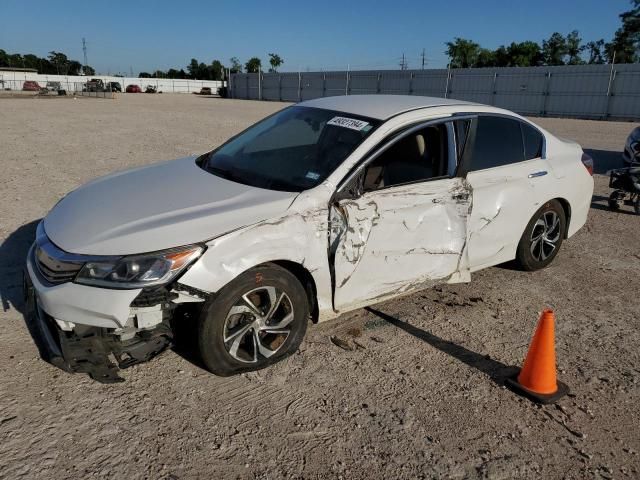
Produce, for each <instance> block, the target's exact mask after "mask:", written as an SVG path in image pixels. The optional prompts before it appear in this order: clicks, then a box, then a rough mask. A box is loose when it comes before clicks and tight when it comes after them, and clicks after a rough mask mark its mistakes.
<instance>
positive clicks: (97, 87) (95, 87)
mask: <svg viewBox="0 0 640 480" xmlns="http://www.w3.org/2000/svg"><path fill="white" fill-rule="evenodd" d="M84 91H85V92H104V91H105V85H104V82H103V81H102V79H100V78H92V79H91V80H89V81H88V82H87V84H86V85H85V88H84Z"/></svg>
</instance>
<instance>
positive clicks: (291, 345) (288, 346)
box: [198, 264, 309, 377]
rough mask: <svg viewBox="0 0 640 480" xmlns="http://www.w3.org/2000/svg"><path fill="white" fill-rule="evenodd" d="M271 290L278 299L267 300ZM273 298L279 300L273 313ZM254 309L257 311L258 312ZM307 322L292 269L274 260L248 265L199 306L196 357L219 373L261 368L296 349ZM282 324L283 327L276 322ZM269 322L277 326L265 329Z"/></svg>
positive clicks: (304, 297) (302, 292) (303, 300)
mask: <svg viewBox="0 0 640 480" xmlns="http://www.w3.org/2000/svg"><path fill="white" fill-rule="evenodd" d="M274 293H275V297H276V298H277V299H280V300H276V301H275V302H272V301H271V299H272V298H274V295H273V294H274ZM282 294H284V295H282ZM245 298H246V299H245ZM278 302H279V303H278ZM273 303H276V304H277V305H276V307H275V311H273V313H272V312H271V310H273V309H274V306H273ZM232 308H233V309H234V311H235V312H237V313H233V311H232ZM291 310H292V311H293V314H292V315H291ZM256 311H259V312H260V314H261V315H258V316H256V314H255V313H254V312H256ZM269 314H271V317H270V318H269V319H267V317H268V316H269ZM308 321H309V301H308V298H307V294H306V292H305V289H304V287H303V286H302V285H301V284H300V282H299V281H298V279H297V278H296V277H295V276H294V275H293V274H292V273H290V272H289V271H288V270H285V269H284V268H282V267H279V266H278V265H275V264H266V265H263V266H260V267H256V268H252V269H251V270H248V271H246V272H244V273H242V274H241V275H239V276H238V277H237V278H236V279H234V280H233V281H232V282H230V283H229V284H228V285H226V286H225V287H224V288H223V289H222V290H221V291H220V292H219V293H218V294H217V295H216V296H215V298H213V299H212V300H209V301H207V302H206V303H205V305H204V306H203V308H202V312H201V314H200V320H199V328H198V346H199V349H200V356H201V358H202V361H203V362H204V364H205V366H206V368H207V369H208V370H209V371H210V372H212V373H215V374H216V375H220V376H225V377H226V376H229V375H234V374H237V373H242V372H248V371H253V370H260V369H262V368H265V367H268V366H269V365H272V364H274V363H276V362H277V361H279V360H282V359H283V358H285V357H287V356H289V355H291V354H292V353H294V352H295V351H296V350H297V349H298V347H299V346H300V343H301V342H302V339H303V338H304V334H305V333H306V331H307V323H308ZM284 323H286V326H285V327H279V325H280V324H284ZM269 327H276V328H273V329H272V332H269V331H267V330H269V329H270V328H269ZM245 329H247V331H246V333H243V331H244V330H245ZM285 331H286V332H287V333H286V334H285V333H284V332H285ZM273 332H282V333H273ZM225 338H226V342H225ZM238 338H240V340H238ZM236 340H237V341H238V342H239V343H238V344H237V345H236V346H235V349H234V348H233V347H234V343H235V342H236ZM257 342H260V344H259V347H258V344H257ZM263 352H264V353H267V354H268V355H269V356H268V357H267V356H265V355H263ZM268 352H272V353H268ZM273 352H275V353H273ZM254 358H255V361H254Z"/></svg>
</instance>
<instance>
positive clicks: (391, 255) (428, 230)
mask: <svg viewBox="0 0 640 480" xmlns="http://www.w3.org/2000/svg"><path fill="white" fill-rule="evenodd" d="M383 143H384V142H383ZM456 158H457V156H456V148H455V142H454V141H453V125H452V124H450V123H446V122H437V123H430V124H428V125H425V126H418V127H417V128H412V129H410V130H409V131H407V132H405V133H404V134H403V135H401V136H400V137H396V138H394V139H393V140H390V141H388V142H387V143H386V144H383V146H382V147H381V149H380V150H379V151H378V152H377V153H376V154H374V155H373V156H372V157H370V158H369V159H368V160H367V161H366V162H365V165H364V167H363V168H361V169H360V170H359V171H357V172H356V173H355V174H354V175H353V177H352V178H351V180H349V181H348V182H347V184H346V185H345V187H343V188H342V190H341V191H340V190H339V192H338V195H337V197H336V198H337V199H338V200H336V201H335V202H334V203H333V205H332V206H331V210H330V219H331V228H332V233H331V238H330V248H329V255H330V262H331V265H332V267H333V281H334V307H335V309H336V310H338V311H345V310H349V309H352V308H357V307H361V306H364V305H368V304H371V303H375V302H378V301H381V300H383V299H385V298H390V297H394V296H397V295H400V294H403V293H407V292H410V291H414V290H419V289H422V288H426V287H428V286H431V285H434V284H436V283H442V282H447V281H449V282H457V281H468V280H469V266H468V262H467V257H466V245H467V218H468V215H469V210H470V205H471V194H470V191H469V188H468V184H467V183H466V181H465V180H464V179H463V178H460V177H458V176H456Z"/></svg>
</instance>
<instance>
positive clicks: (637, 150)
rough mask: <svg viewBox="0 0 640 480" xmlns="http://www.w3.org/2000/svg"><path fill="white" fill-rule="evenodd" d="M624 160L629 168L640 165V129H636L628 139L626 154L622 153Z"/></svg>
mask: <svg viewBox="0 0 640 480" xmlns="http://www.w3.org/2000/svg"><path fill="white" fill-rule="evenodd" d="M622 160H624V163H626V164H627V166H629V167H631V166H636V165H640V127H636V128H634V129H633V131H632V132H631V133H630V134H629V136H628V137H627V142H626V143H625V145H624V152H622Z"/></svg>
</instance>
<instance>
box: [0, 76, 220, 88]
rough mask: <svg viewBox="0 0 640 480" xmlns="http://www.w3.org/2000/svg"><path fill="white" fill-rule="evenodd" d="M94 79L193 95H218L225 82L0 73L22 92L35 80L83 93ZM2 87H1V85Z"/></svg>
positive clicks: (8, 84)
mask: <svg viewBox="0 0 640 480" xmlns="http://www.w3.org/2000/svg"><path fill="white" fill-rule="evenodd" d="M92 78H100V79H102V81H103V82H105V83H106V82H119V83H120V85H122V90H123V91H124V89H125V88H126V87H127V85H132V84H133V85H139V86H140V88H142V90H143V91H144V89H145V87H146V86H147V85H153V86H155V87H158V90H159V91H162V92H165V93H191V92H199V91H200V89H201V88H202V87H210V88H211V91H212V92H213V93H216V91H217V89H218V87H221V86H223V85H224V84H225V82H220V81H211V80H178V79H175V80H172V79H167V78H132V77H113V76H108V75H94V76H84V77H80V76H73V75H40V74H37V73H25V72H6V71H0V80H4V86H3V88H11V89H12V90H22V84H23V83H24V81H25V80H33V81H36V82H38V83H39V84H40V86H41V87H44V86H45V85H46V84H47V82H60V83H61V84H62V88H63V89H66V90H68V91H70V92H73V91H76V90H78V91H81V90H82V84H84V83H86V82H87V81H89V80H90V79H92ZM0 86H1V85H0Z"/></svg>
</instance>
